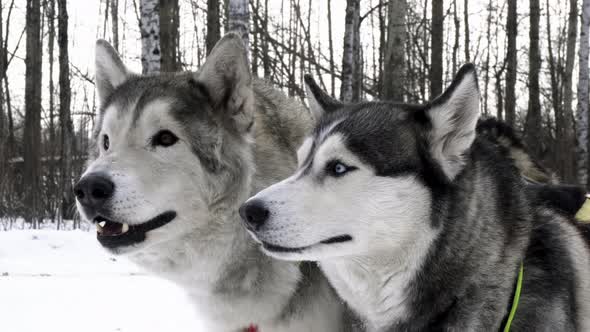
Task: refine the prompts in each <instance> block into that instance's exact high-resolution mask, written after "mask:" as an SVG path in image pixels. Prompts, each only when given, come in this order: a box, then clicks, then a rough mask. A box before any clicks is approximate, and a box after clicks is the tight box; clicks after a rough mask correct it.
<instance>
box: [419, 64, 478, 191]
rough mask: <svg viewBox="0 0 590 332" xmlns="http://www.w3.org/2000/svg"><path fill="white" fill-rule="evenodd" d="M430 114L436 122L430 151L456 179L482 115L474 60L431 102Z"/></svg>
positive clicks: (448, 175) (449, 174) (431, 131)
mask: <svg viewBox="0 0 590 332" xmlns="http://www.w3.org/2000/svg"><path fill="white" fill-rule="evenodd" d="M426 116H427V117H428V119H429V120H430V123H431V124H432V127H431V128H430V130H429V131H428V141H429V146H430V153H431V155H432V157H433V158H434V159H435V160H437V161H438V162H439V163H440V166H441V167H442V170H443V172H444V173H445V175H446V176H447V177H448V178H449V180H451V181H452V180H453V179H454V178H455V176H457V174H459V172H460V171H461V170H462V169H463V166H464V164H465V154H466V153H467V151H468V150H469V148H470V147H471V144H472V143H473V141H474V140H475V127H476V124H477V119H478V118H479V89H478V87H477V75H476V73H475V67H474V66H473V65H472V64H466V65H464V66H463V67H461V69H459V72H458V73H457V75H456V76H455V79H454V80H453V83H451V85H450V86H449V87H448V88H447V89H446V91H445V92H444V93H443V94H442V95H441V96H439V97H437V98H436V99H435V100H433V101H432V102H431V104H430V107H429V108H428V110H426Z"/></svg>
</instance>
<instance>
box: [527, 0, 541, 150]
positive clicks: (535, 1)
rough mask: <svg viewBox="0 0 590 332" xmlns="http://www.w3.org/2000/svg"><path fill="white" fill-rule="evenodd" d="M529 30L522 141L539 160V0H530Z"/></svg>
mask: <svg viewBox="0 0 590 332" xmlns="http://www.w3.org/2000/svg"><path fill="white" fill-rule="evenodd" d="M529 6H530V15H529V20H530V30H529V40H530V46H529V105H528V111H527V114H526V121H525V126H524V141H525V144H526V145H527V147H528V150H529V152H530V153H531V154H532V155H533V158H534V159H536V160H540V159H541V158H542V152H543V150H544V149H543V143H542V142H543V135H542V130H543V127H542V117H541V101H540V94H539V92H540V90H539V71H540V70H541V54H540V51H539V19H540V4H539V0H530V1H529Z"/></svg>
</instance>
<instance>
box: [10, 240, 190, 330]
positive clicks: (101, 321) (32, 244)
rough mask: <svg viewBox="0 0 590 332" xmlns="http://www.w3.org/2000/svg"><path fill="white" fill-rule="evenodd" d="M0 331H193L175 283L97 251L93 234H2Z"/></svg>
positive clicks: (182, 297) (184, 302)
mask: <svg viewBox="0 0 590 332" xmlns="http://www.w3.org/2000/svg"><path fill="white" fill-rule="evenodd" d="M0 317H1V318H0V331H3V332H40V331H43V332H54V331H55V332H58V331H59V332H74V331H75V332H79V331H87V332H115V331H117V332H156V331H175V332H185V331H187V332H188V331H191V332H198V331H202V328H201V327H200V325H199V320H198V318H197V317H196V315H195V313H194V310H193V309H192V308H191V305H190V304H189V303H188V301H187V299H186V297H185V295H184V294H183V292H182V291H181V290H180V289H179V288H178V287H176V286H175V285H173V284H171V283H169V282H167V281H164V280H161V279H158V278H156V277H153V276H150V275H147V274H146V273H144V272H142V271H141V270H140V269H139V268H137V267H136V266H134V265H133V264H131V263H129V262H127V261H126V260H124V259H122V258H119V257H117V258H115V257H112V256H110V255H108V254H107V253H106V252H105V251H104V250H102V249H101V248H100V247H99V245H98V242H97V241H96V239H95V234H94V232H92V231H90V232H85V231H80V230H78V231H55V230H47V229H43V230H15V231H7V232H0Z"/></svg>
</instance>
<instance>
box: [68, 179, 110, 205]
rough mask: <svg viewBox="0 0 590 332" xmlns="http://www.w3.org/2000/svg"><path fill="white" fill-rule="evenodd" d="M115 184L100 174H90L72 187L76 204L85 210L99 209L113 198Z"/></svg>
mask: <svg viewBox="0 0 590 332" xmlns="http://www.w3.org/2000/svg"><path fill="white" fill-rule="evenodd" d="M114 192H115V184H114V183H113V182H112V181H111V180H110V179H109V178H108V177H107V176H106V175H105V174H102V173H90V174H88V175H86V176H84V177H83V178H82V179H80V181H78V183H76V185H75V186H74V194H75V195H76V198H77V199H78V202H80V204H82V206H84V207H87V208H93V209H99V208H101V207H102V206H103V205H104V203H105V202H106V201H107V200H108V199H109V198H111V197H112V196H113V193H114Z"/></svg>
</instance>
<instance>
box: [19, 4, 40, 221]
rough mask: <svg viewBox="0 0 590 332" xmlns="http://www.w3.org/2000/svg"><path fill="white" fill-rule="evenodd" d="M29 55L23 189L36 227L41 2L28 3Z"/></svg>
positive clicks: (29, 217) (27, 211)
mask: <svg viewBox="0 0 590 332" xmlns="http://www.w3.org/2000/svg"><path fill="white" fill-rule="evenodd" d="M26 27H27V54H26V59H25V66H26V69H25V128H24V133H23V158H24V166H23V167H24V169H23V186H22V188H23V189H24V204H25V212H24V214H25V215H24V217H25V221H27V222H30V223H32V224H33V227H36V219H37V218H38V217H39V212H40V210H41V209H40V205H41V204H40V200H39V195H40V193H41V182H40V179H41V150H40V147H41V87H42V86H41V82H42V76H41V73H42V63H43V62H42V60H43V53H42V50H43V44H42V42H41V11H40V3H39V0H27V11H26Z"/></svg>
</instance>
